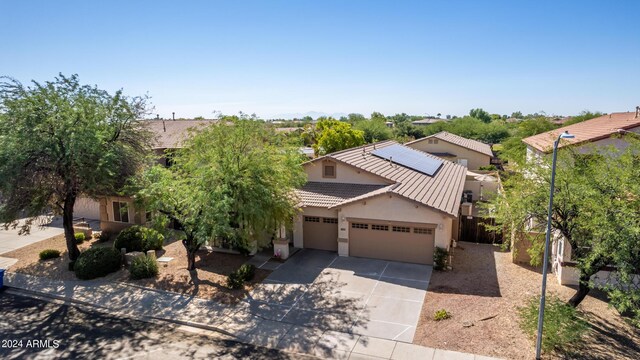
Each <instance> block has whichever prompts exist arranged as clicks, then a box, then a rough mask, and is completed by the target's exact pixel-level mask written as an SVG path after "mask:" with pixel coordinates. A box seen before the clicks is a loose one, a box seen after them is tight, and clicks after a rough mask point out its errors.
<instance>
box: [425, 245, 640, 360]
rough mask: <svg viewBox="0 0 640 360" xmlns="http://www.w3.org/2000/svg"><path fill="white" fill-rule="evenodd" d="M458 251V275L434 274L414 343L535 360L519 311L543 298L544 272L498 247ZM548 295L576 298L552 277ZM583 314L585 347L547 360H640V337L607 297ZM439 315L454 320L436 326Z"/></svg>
mask: <svg viewBox="0 0 640 360" xmlns="http://www.w3.org/2000/svg"><path fill="white" fill-rule="evenodd" d="M459 246H460V247H459V248H457V249H456V250H455V254H454V261H453V270H451V271H447V272H438V271H434V272H433V275H432V277H431V282H430V284H429V289H428V291H427V295H426V296H425V301H424V305H423V308H422V314H421V316H420V322H419V324H418V328H417V330H416V335H415V337H414V339H413V342H414V343H416V344H420V345H424V346H430V347H435V348H441V349H448V350H455V351H462V352H470V353H475V354H481V355H487V356H495V357H500V358H509V359H533V358H534V357H535V343H534V341H533V340H532V339H529V338H528V337H527V336H526V335H525V334H524V333H523V332H522V331H521V330H520V327H519V325H518V315H517V308H518V307H519V306H522V305H523V304H525V302H526V300H527V299H529V298H530V297H532V296H536V295H537V296H539V292H540V282H541V274H540V271H539V270H536V269H532V268H530V267H526V266H520V265H516V264H513V263H512V262H511V254H510V253H506V252H502V251H500V248H499V247H495V246H492V245H484V244H472V243H460V244H459ZM547 289H548V291H549V293H555V294H556V295H558V296H559V297H560V298H562V299H568V298H570V297H571V295H573V293H574V292H575V290H574V289H572V288H569V287H564V286H560V285H559V284H558V282H557V280H556V278H555V274H550V275H549V277H548V281H547ZM579 308H580V310H582V311H583V312H584V313H586V314H587V316H588V319H589V321H590V323H591V326H592V328H591V330H590V331H589V334H588V337H587V339H586V341H585V345H584V347H583V348H580V349H572V353H571V354H563V355H559V354H553V355H547V356H545V358H581V359H638V358H640V332H639V331H638V330H637V329H634V328H633V327H631V326H630V325H628V324H627V323H626V322H625V321H624V320H623V318H622V317H621V316H620V315H618V313H617V312H616V311H615V310H614V309H613V308H609V307H608V305H607V303H606V302H605V301H603V297H602V294H598V293H594V294H592V295H590V296H588V297H587V298H586V299H585V300H584V301H583V302H582V304H580V306H579ZM439 309H446V310H447V311H448V312H450V313H451V314H452V317H451V318H450V319H448V320H444V321H440V322H436V321H434V320H433V314H434V312H435V311H436V310H439ZM494 316H495V317H494ZM484 318H489V319H486V320H482V319H484Z"/></svg>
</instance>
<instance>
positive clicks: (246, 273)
mask: <svg viewBox="0 0 640 360" xmlns="http://www.w3.org/2000/svg"><path fill="white" fill-rule="evenodd" d="M255 273H256V267H255V266H253V265H251V264H243V265H242V266H240V267H239V268H238V270H236V271H234V272H232V273H231V274H229V276H228V277H227V286H228V287H229V288H230V289H240V288H242V286H244V282H245V281H249V280H251V279H253V276H254V275H255Z"/></svg>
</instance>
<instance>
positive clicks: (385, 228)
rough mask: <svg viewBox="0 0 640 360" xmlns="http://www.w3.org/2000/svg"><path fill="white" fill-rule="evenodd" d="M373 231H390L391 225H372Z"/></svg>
mask: <svg viewBox="0 0 640 360" xmlns="http://www.w3.org/2000/svg"><path fill="white" fill-rule="evenodd" d="M371 230H379V231H389V225H376V224H372V225H371Z"/></svg>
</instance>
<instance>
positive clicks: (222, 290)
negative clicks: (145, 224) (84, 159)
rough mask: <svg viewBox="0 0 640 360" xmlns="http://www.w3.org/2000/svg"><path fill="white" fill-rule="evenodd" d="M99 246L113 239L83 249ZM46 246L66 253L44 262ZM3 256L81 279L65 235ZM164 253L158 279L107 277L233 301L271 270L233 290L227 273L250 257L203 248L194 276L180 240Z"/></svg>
mask: <svg viewBox="0 0 640 360" xmlns="http://www.w3.org/2000/svg"><path fill="white" fill-rule="evenodd" d="M95 246H113V240H112V241H108V242H105V243H99V242H97V241H96V240H91V241H85V242H84V243H83V244H81V245H79V247H80V250H81V251H84V250H86V249H88V248H90V247H95ZM45 249H55V250H60V252H61V253H62V255H61V257H59V258H57V259H51V260H46V261H40V259H39V258H38V254H39V253H40V251H42V250H45ZM2 256H3V257H9V258H14V259H18V262H17V263H15V264H14V265H12V266H11V267H9V269H8V270H9V271H13V272H20V273H24V274H29V275H35V276H47V277H49V278H52V279H56V280H78V279H77V278H76V276H75V274H74V273H73V272H72V271H69V270H68V263H69V260H68V258H67V251H66V243H65V240H64V235H60V236H55V237H52V238H50V239H47V240H43V241H40V242H38V243H35V244H31V245H29V246H26V247H23V248H20V249H18V250H15V251H12V252H9V253H5V254H3V255H2ZM160 256H168V257H172V258H173V260H171V261H170V262H169V263H158V268H159V270H160V274H159V275H158V277H157V278H154V279H143V280H130V279H129V272H128V271H127V270H126V269H123V270H120V271H118V272H116V273H113V274H109V275H107V276H106V277H104V278H103V279H107V280H114V281H122V282H128V283H131V284H135V285H138V286H144V287H150V288H156V289H161V290H167V291H173V292H178V293H182V294H188V295H193V296H197V297H201V298H205V299H214V300H218V301H220V302H224V303H232V302H236V301H238V300H240V299H242V298H243V297H244V296H245V294H246V293H247V292H249V291H250V290H251V289H252V288H253V286H254V285H255V284H257V283H260V282H262V280H263V279H264V278H265V277H267V276H268V275H269V273H270V271H267V270H262V269H256V275H255V277H254V278H253V280H252V281H251V282H249V283H247V284H245V287H244V289H238V290H230V289H228V288H227V287H226V286H225V285H226V280H227V275H229V274H230V273H231V272H232V271H234V270H236V269H237V268H238V267H240V265H242V264H244V263H245V262H246V261H247V260H249V258H248V257H246V256H242V255H234V254H222V253H214V252H207V251H205V250H203V251H201V252H200V253H199V254H198V256H197V257H196V261H197V263H196V266H197V268H198V271H197V272H196V273H195V274H193V275H192V274H191V273H190V272H189V271H187V269H186V265H187V258H186V251H185V249H184V246H182V244H181V243H180V242H179V241H173V242H167V243H165V245H164V250H161V251H158V257H160ZM79 281H80V280H79Z"/></svg>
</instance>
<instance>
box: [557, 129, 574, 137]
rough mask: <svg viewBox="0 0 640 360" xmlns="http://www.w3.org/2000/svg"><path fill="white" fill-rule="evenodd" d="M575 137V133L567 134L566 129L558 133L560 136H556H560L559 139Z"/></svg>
mask: <svg viewBox="0 0 640 360" xmlns="http://www.w3.org/2000/svg"><path fill="white" fill-rule="evenodd" d="M575 137H576V136H575V135H573V134H569V132H568V131H565V132H563V133H562V134H560V136H559V137H558V138H560V139H573V138H575Z"/></svg>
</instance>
